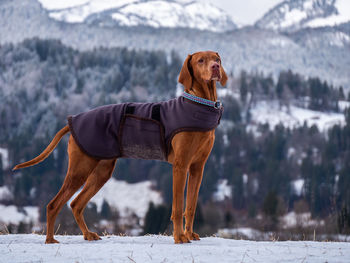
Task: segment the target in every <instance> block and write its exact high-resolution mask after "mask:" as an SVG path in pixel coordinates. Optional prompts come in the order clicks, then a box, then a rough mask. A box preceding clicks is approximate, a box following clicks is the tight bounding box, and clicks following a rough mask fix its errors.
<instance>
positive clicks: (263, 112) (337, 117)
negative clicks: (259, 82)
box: [249, 101, 345, 131]
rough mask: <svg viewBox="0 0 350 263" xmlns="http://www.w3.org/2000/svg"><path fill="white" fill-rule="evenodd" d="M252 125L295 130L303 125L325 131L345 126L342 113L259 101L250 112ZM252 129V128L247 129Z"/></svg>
mask: <svg viewBox="0 0 350 263" xmlns="http://www.w3.org/2000/svg"><path fill="white" fill-rule="evenodd" d="M250 113H251V119H252V123H253V124H258V123H261V124H265V123H268V124H269V126H270V128H272V129H273V128H274V127H275V126H277V125H279V124H283V126H284V127H289V128H296V127H300V126H302V125H304V123H305V122H306V123H307V125H308V126H312V125H316V126H317V127H318V129H319V130H321V131H325V130H327V129H328V128H330V127H332V126H334V125H336V124H340V125H344V124H345V118H344V114H342V113H324V112H319V111H313V110H309V109H303V108H299V107H296V106H293V105H291V106H289V109H288V108H287V107H286V106H282V107H280V106H279V103H278V102H277V101H273V102H266V101H260V102H258V103H257V104H256V105H255V106H253V108H252V109H251V111H250ZM249 128H252V127H249Z"/></svg>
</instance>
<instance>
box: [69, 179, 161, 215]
mask: <svg viewBox="0 0 350 263" xmlns="http://www.w3.org/2000/svg"><path fill="white" fill-rule="evenodd" d="M79 193H80V191H78V192H77V193H75V195H74V196H73V197H72V198H71V200H70V201H68V203H67V205H70V202H71V201H72V200H74V198H75V197H76V196H77V195H78V194H79ZM103 200H106V202H107V203H108V204H109V205H110V206H111V207H114V208H116V209H117V210H118V212H119V213H120V215H121V216H122V217H127V216H130V215H131V214H133V213H135V214H136V215H137V216H138V217H139V218H141V219H143V218H144V216H145V215H146V213H147V211H148V207H149V203H150V202H153V203H154V204H155V205H159V204H161V203H163V198H162V196H161V193H160V192H158V191H155V190H153V189H152V183H151V182H150V181H144V182H139V183H135V184H129V183H127V182H125V181H119V180H116V179H115V178H111V179H110V180H109V181H108V182H107V183H106V184H105V185H104V186H103V187H102V189H101V190H100V191H99V192H98V193H97V194H96V195H95V196H94V197H93V198H92V199H91V202H93V203H95V204H96V206H97V211H98V212H100V211H101V209H102V204H103Z"/></svg>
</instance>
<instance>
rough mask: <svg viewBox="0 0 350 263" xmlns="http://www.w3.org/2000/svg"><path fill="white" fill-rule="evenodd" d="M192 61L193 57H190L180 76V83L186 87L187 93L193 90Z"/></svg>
mask: <svg viewBox="0 0 350 263" xmlns="http://www.w3.org/2000/svg"><path fill="white" fill-rule="evenodd" d="M191 59H192V55H188V56H187V58H186V60H185V62H184V64H183V66H182V69H181V71H180V75H179V82H180V83H181V84H182V85H184V87H185V91H186V92H188V91H189V90H190V89H191V88H192V81H193V79H192V78H193V73H192V67H191Z"/></svg>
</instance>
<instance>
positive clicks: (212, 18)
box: [38, 0, 237, 32]
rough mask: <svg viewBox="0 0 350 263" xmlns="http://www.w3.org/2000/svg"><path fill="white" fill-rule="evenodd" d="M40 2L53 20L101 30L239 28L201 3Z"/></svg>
mask: <svg viewBox="0 0 350 263" xmlns="http://www.w3.org/2000/svg"><path fill="white" fill-rule="evenodd" d="M38 2H39V3H40V4H41V5H42V7H43V8H44V9H45V10H47V12H48V14H49V16H50V17H51V18H53V19H55V20H58V21H62V22H67V23H86V24H88V25H91V24H94V25H98V26H101V27H113V26H140V25H141V26H151V27H155V28H159V27H168V28H175V27H183V28H194V29H199V30H210V31H214V32H223V31H227V30H232V29H235V28H237V25H236V24H235V23H234V22H233V19H232V18H231V17H230V16H229V15H228V14H227V13H226V12H225V11H223V10H222V9H220V8H218V7H216V6H214V5H212V4H209V3H199V2H197V1H180V0H172V1H165V0H142V1H141V0H124V1H118V2H116V1H111V0H105V1H103V2H101V1H97V0H73V2H72V1H70V2H69V4H67V6H64V4H63V5H62V3H56V4H55V2H49V1H47V0H38ZM74 3H76V5H74Z"/></svg>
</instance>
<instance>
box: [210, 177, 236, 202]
mask: <svg viewBox="0 0 350 263" xmlns="http://www.w3.org/2000/svg"><path fill="white" fill-rule="evenodd" d="M231 196H232V187H231V186H230V185H229V184H228V180H227V179H222V180H219V182H218V185H217V190H216V192H215V193H214V194H213V198H214V200H215V201H219V202H220V201H224V200H225V199H226V198H231Z"/></svg>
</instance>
